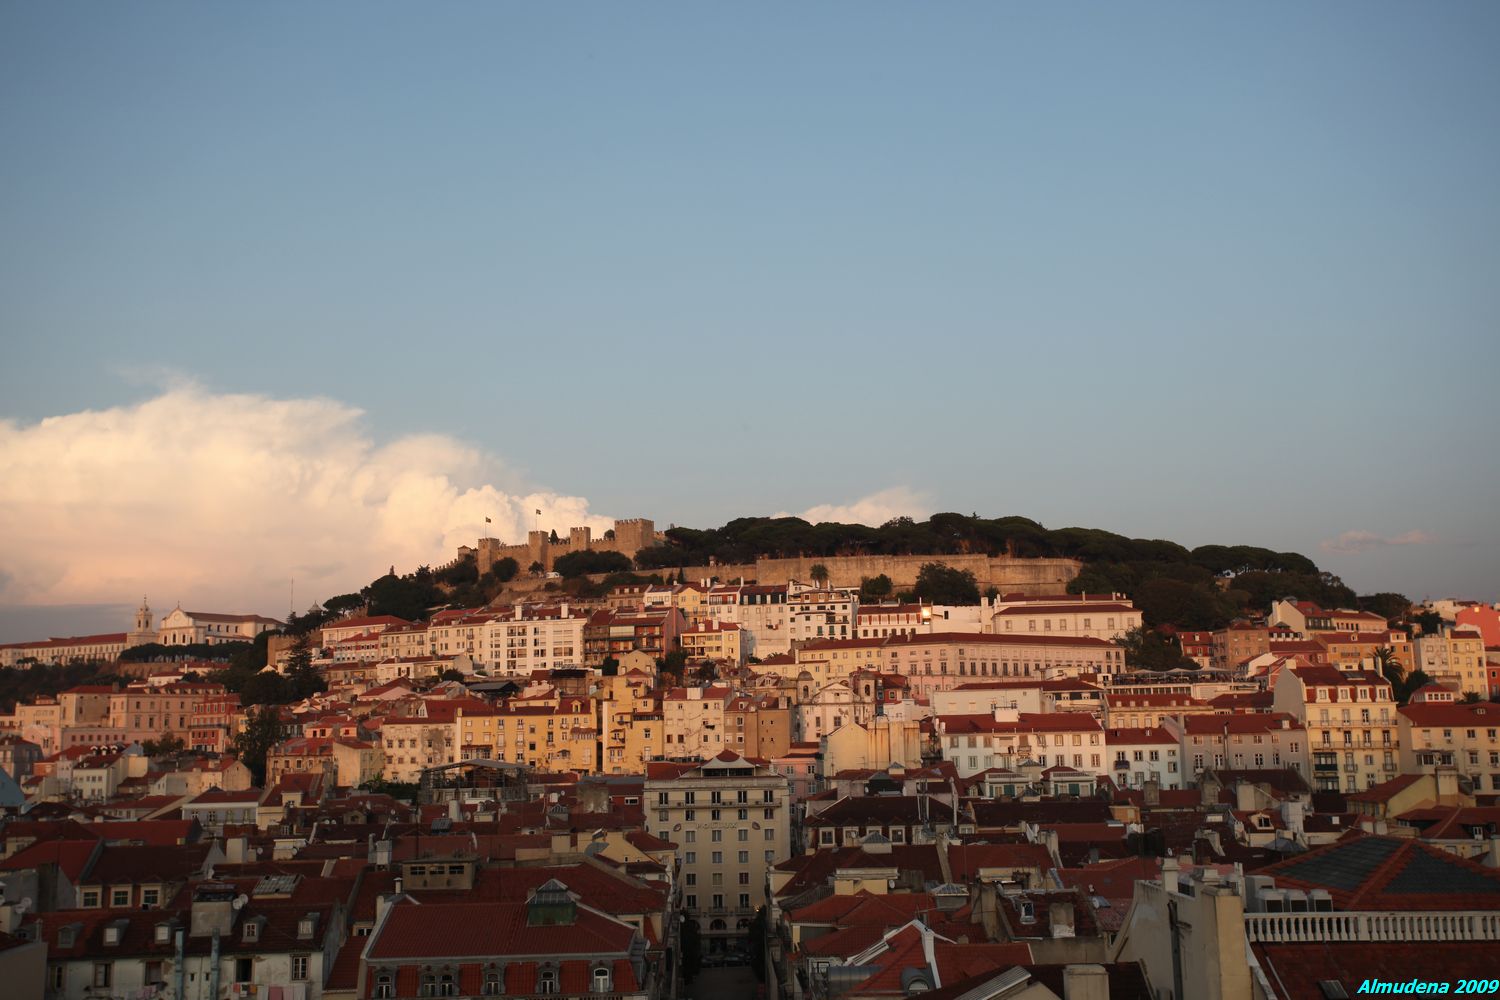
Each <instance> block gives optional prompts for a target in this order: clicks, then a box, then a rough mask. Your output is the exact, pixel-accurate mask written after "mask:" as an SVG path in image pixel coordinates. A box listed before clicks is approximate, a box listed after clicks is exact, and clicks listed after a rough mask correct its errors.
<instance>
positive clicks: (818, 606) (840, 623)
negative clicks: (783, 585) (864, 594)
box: [786, 590, 859, 644]
mask: <svg viewBox="0 0 1500 1000" xmlns="http://www.w3.org/2000/svg"><path fill="white" fill-rule="evenodd" d="M858 608H859V598H857V597H855V596H854V595H853V594H850V593H848V592H846V591H841V590H804V591H800V592H798V593H794V594H792V595H790V596H789V597H788V598H787V607H786V617H787V629H788V635H789V636H790V639H791V642H792V643H793V644H796V643H798V642H804V641H808V642H810V641H813V640H816V639H851V638H853V637H854V629H855V621H854V619H855V612H856V611H857V610H858Z"/></svg>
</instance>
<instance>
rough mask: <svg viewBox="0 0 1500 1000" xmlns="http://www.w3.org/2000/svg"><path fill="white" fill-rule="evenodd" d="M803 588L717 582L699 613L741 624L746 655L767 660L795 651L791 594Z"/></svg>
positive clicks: (711, 618)
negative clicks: (789, 614)
mask: <svg viewBox="0 0 1500 1000" xmlns="http://www.w3.org/2000/svg"><path fill="white" fill-rule="evenodd" d="M799 589H801V588H799V587H795V586H792V585H789V584H753V583H752V584H744V583H739V584H716V585H714V586H713V587H710V588H709V590H708V593H707V594H706V595H704V598H703V602H702V608H701V610H700V612H699V613H700V614H701V615H702V616H704V617H705V618H707V619H709V620H711V621H721V622H733V623H734V624H736V625H738V626H740V627H741V628H742V629H744V630H745V633H746V639H747V640H748V641H745V642H744V645H745V646H746V649H745V655H746V656H758V657H760V658H761V659H765V658H766V657H768V656H777V655H779V654H781V653H787V652H790V651H791V648H792V640H791V630H790V627H789V624H788V620H787V596H788V594H789V593H795V592H796V591H797V590H799Z"/></svg>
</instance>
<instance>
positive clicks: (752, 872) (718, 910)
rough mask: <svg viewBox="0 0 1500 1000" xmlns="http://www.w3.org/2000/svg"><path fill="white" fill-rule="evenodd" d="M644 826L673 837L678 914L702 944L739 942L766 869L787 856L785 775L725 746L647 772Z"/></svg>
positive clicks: (761, 897) (717, 947)
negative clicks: (693, 926) (693, 760)
mask: <svg viewBox="0 0 1500 1000" xmlns="http://www.w3.org/2000/svg"><path fill="white" fill-rule="evenodd" d="M645 796H646V798H645V806H646V816H647V825H648V828H649V831H650V832H651V833H652V834H654V835H656V836H658V837H660V838H662V839H663V840H670V841H672V842H673V843H675V844H677V859H678V862H679V863H680V865H681V876H682V892H683V896H682V904H683V916H684V918H685V919H688V920H696V921H697V922H698V924H699V929H700V931H701V934H702V937H703V940H704V942H705V944H706V948H705V950H706V951H709V952H715V951H722V950H723V949H724V948H726V947H727V946H728V945H729V944H730V943H731V942H743V941H744V940H745V939H746V937H747V935H748V932H749V928H750V921H751V920H752V919H753V918H754V917H755V911H756V909H757V908H759V907H760V906H762V905H764V904H765V903H766V902H767V900H766V873H767V872H768V871H769V870H770V868H771V867H772V866H773V865H775V864H777V863H778V862H780V861H784V860H785V859H786V858H788V857H790V856H791V850H792V842H791V816H790V813H791V807H790V805H789V802H788V796H789V786H788V782H787V778H786V776H785V775H783V774H779V773H777V771H776V770H775V769H773V768H772V767H771V766H770V765H769V764H768V763H766V762H765V761H762V760H751V759H747V758H744V757H741V756H740V755H739V754H736V753H733V752H731V751H728V750H726V751H724V752H722V753H720V754H718V755H717V756H715V757H713V758H711V759H709V760H706V761H704V762H703V763H701V764H697V765H687V766H684V765H674V764H652V765H650V766H649V767H648V769H647V772H646V785H645Z"/></svg>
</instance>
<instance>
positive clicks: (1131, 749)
mask: <svg viewBox="0 0 1500 1000" xmlns="http://www.w3.org/2000/svg"><path fill="white" fill-rule="evenodd" d="M1104 746H1105V751H1106V756H1107V757H1108V758H1109V769H1108V774H1109V777H1110V778H1111V779H1112V780H1113V781H1114V783H1115V784H1116V785H1118V786H1120V787H1121V788H1144V787H1145V786H1146V783H1147V782H1148V781H1155V782H1156V783H1157V787H1158V788H1182V787H1183V774H1182V759H1181V754H1182V747H1181V745H1180V744H1179V742H1178V739H1177V737H1176V736H1174V735H1173V734H1172V733H1171V732H1169V731H1168V730H1167V729H1165V728H1164V727H1161V726H1152V727H1149V728H1125V729H1106V730H1105V731H1104Z"/></svg>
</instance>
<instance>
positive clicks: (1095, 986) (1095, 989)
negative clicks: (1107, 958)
mask: <svg viewBox="0 0 1500 1000" xmlns="http://www.w3.org/2000/svg"><path fill="white" fill-rule="evenodd" d="M1062 1000H1109V974H1108V973H1106V972H1105V971H1104V966H1102V965H1069V966H1065V967H1064V968H1063V995H1062Z"/></svg>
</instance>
